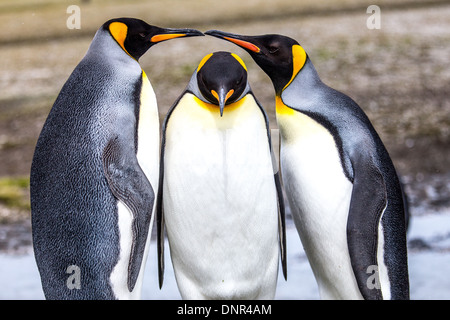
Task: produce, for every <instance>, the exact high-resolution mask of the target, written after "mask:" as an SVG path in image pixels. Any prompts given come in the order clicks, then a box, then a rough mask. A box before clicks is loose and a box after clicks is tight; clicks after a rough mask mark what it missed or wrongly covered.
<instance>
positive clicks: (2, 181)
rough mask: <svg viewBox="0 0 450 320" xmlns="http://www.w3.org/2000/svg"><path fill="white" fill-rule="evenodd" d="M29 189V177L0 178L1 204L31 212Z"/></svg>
mask: <svg viewBox="0 0 450 320" xmlns="http://www.w3.org/2000/svg"><path fill="white" fill-rule="evenodd" d="M29 188H30V178H29V177H28V176H23V177H3V178H0V203H2V204H4V205H5V206H7V207H9V208H16V209H24V210H29V209H30V200H29Z"/></svg>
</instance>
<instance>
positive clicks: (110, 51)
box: [85, 28, 142, 73]
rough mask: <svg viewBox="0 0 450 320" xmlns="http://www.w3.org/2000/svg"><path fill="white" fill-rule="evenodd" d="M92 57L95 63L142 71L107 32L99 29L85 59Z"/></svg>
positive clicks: (135, 61) (137, 63) (136, 62)
mask: <svg viewBox="0 0 450 320" xmlns="http://www.w3.org/2000/svg"><path fill="white" fill-rule="evenodd" d="M88 57H94V58H95V59H96V60H97V61H102V62H105V63H106V62H110V63H112V64H114V65H115V66H117V67H119V66H123V67H124V68H127V69H129V68H131V69H133V70H138V71H139V73H141V72H142V69H141V67H140V65H139V62H138V61H137V60H135V59H134V58H132V57H131V56H130V55H129V54H128V53H126V52H125V51H124V50H123V49H122V48H121V47H120V46H119V45H118V44H117V42H116V41H115V40H114V39H113V38H112V37H111V35H110V34H109V32H108V31H106V30H103V29H102V28H100V29H99V30H98V31H97V33H96V34H95V36H94V39H93V40H92V43H91V45H90V46H89V49H88V51H87V53H86V56H85V58H88Z"/></svg>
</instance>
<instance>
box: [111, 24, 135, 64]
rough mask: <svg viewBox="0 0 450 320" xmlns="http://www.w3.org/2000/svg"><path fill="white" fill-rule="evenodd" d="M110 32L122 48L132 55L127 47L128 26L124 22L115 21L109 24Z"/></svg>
mask: <svg viewBox="0 0 450 320" xmlns="http://www.w3.org/2000/svg"><path fill="white" fill-rule="evenodd" d="M109 32H111V35H112V36H113V38H114V39H115V40H116V41H117V43H118V44H119V45H120V46H121V47H122V49H123V50H124V51H125V52H126V53H127V54H128V55H129V56H130V57H131V55H130V54H129V53H128V51H127V49H125V39H126V38H127V33H128V27H127V25H126V24H125V23H122V22H113V23H111V24H110V25H109Z"/></svg>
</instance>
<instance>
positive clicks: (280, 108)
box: [275, 95, 295, 115]
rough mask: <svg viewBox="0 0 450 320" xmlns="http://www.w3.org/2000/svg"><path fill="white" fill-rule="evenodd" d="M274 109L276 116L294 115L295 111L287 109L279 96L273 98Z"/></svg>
mask: <svg viewBox="0 0 450 320" xmlns="http://www.w3.org/2000/svg"><path fill="white" fill-rule="evenodd" d="M275 108H276V112H277V115H293V114H295V110H294V109H292V108H289V107H288V106H287V105H285V104H284V103H283V100H282V99H281V97H280V96H278V95H277V96H275Z"/></svg>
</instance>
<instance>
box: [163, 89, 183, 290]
mask: <svg viewBox="0 0 450 320" xmlns="http://www.w3.org/2000/svg"><path fill="white" fill-rule="evenodd" d="M186 92H187V91H185V92H184V93H183V94H181V95H180V96H179V97H178V99H177V100H176V101H175V103H174V104H173V105H172V107H171V108H170V109H169V111H168V112H167V114H166V117H165V118H164V121H163V125H162V130H161V131H162V133H161V153H160V158H159V159H160V160H159V161H160V163H159V184H158V185H159V188H158V195H157V198H156V231H157V236H156V244H157V248H158V250H157V251H158V281H159V288H160V289H161V288H162V285H163V282H164V268H165V266H164V213H163V211H164V208H163V189H164V155H165V147H166V129H167V123H168V121H169V118H170V115H171V114H172V112H173V110H174V109H175V107H176V106H177V105H178V103H179V102H180V100H181V98H183V96H184V95H185V93H186Z"/></svg>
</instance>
